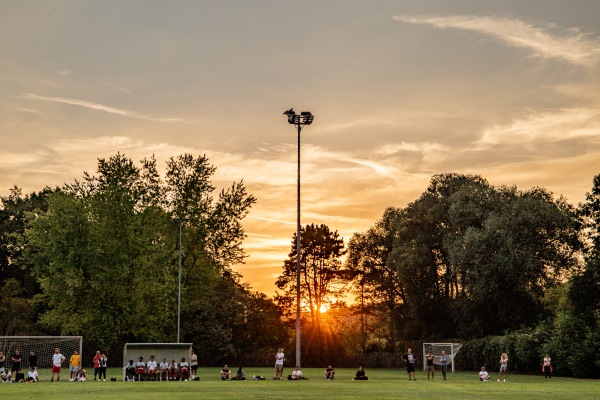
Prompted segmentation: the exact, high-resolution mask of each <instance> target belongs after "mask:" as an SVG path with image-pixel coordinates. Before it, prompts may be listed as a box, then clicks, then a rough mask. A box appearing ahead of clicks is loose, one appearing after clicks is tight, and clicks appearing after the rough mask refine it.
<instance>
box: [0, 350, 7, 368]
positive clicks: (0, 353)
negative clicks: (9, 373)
mask: <svg viewBox="0 0 600 400" xmlns="http://www.w3.org/2000/svg"><path fill="white" fill-rule="evenodd" d="M5 362H6V356H5V355H4V352H3V351H0V371H2V372H4V363H5Z"/></svg>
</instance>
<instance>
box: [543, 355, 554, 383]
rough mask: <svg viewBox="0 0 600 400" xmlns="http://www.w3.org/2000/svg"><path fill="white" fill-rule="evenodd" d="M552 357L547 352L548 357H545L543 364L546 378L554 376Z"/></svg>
mask: <svg viewBox="0 0 600 400" xmlns="http://www.w3.org/2000/svg"><path fill="white" fill-rule="evenodd" d="M551 363H552V359H551V358H550V356H549V355H548V354H547V353H546V357H544V364H543V365H542V371H544V379H545V378H552V364H551Z"/></svg>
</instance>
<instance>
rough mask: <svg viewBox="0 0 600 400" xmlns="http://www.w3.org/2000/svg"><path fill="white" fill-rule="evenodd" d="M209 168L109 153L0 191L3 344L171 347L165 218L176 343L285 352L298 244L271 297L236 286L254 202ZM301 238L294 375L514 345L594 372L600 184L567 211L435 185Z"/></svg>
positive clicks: (544, 200) (599, 297)
mask: <svg viewBox="0 0 600 400" xmlns="http://www.w3.org/2000/svg"><path fill="white" fill-rule="evenodd" d="M215 170H216V167H215V166H213V165H212V164H210V162H209V160H208V159H207V158H206V157H205V156H198V157H196V156H193V155H191V154H184V155H181V156H177V157H172V158H171V159H170V160H169V161H168V162H167V164H166V173H165V175H164V178H163V177H161V175H160V174H159V173H158V166H157V163H156V160H155V159H154V158H150V159H144V160H141V161H140V163H139V164H136V163H134V162H133V161H132V160H131V159H129V158H127V157H125V156H124V155H121V154H117V155H115V156H113V157H110V158H109V159H99V160H98V167H97V171H96V172H95V174H88V173H84V174H83V178H82V179H81V180H76V181H75V182H73V183H68V184H64V185H63V186H62V187H57V188H45V189H43V190H42V191H40V192H38V193H32V194H28V195H24V194H23V193H22V192H21V190H20V189H19V188H17V187H14V188H13V189H11V191H10V194H9V195H8V196H5V197H1V198H0V239H1V242H0V269H1V272H2V275H1V276H0V312H2V315H3V318H2V321H1V322H0V335H19V334H22V335H25V334H26V335H35V334H62V335H69V334H78V335H79V334H82V335H83V336H84V337H85V346H86V347H88V349H89V350H90V351H89V353H90V354H91V353H92V351H95V349H96V348H97V347H98V348H103V349H107V350H108V351H113V352H114V354H115V357H114V358H113V360H117V361H119V362H120V359H119V354H120V348H122V346H123V345H124V343H126V342H165V341H166V342H172V341H174V339H175V334H176V332H175V329H176V324H175V321H176V319H177V317H176V313H177V286H178V285H177V281H178V250H179V225H178V224H176V223H174V222H173V218H183V217H186V218H188V219H189V221H188V222H186V223H185V225H184V227H183V236H182V255H183V258H182V267H183V268H182V271H183V273H182V285H181V287H182V318H181V321H182V326H181V334H182V341H185V342H192V343H194V345H195V348H196V351H197V354H198V356H199V357H200V359H201V360H202V362H203V363H205V364H206V365H215V364H219V363H223V362H228V363H235V362H239V363H244V364H246V365H250V364H254V365H269V364H271V362H272V358H273V354H272V353H273V350H274V349H276V348H278V347H281V346H284V347H286V355H287V356H288V359H293V356H294V355H293V350H292V352H291V353H290V351H289V350H288V349H290V350H291V349H293V347H294V346H293V340H294V339H293V335H294V326H295V320H294V318H295V313H294V310H295V296H296V261H297V260H296V238H295V234H294V235H293V237H292V241H291V249H290V253H289V255H288V258H287V259H286V260H285V261H284V262H283V265H282V273H281V275H280V276H279V277H278V278H277V281H276V282H275V283H276V285H277V287H278V289H279V291H278V293H277V294H276V296H275V297H274V298H273V299H271V298H268V297H267V296H266V295H264V294H262V293H257V292H255V291H253V290H252V288H251V287H250V286H249V285H247V284H243V283H241V279H240V278H241V277H240V275H239V274H237V273H235V272H234V271H233V269H232V267H233V266H234V265H236V264H238V263H240V262H242V261H243V260H244V258H245V253H244V250H243V239H244V237H245V232H244V229H243V225H242V220H243V218H244V217H245V216H246V215H247V214H248V212H249V210H250V208H251V206H252V204H254V202H255V201H256V199H255V197H254V196H253V195H252V194H249V193H247V191H246V188H245V185H244V183H243V181H240V182H233V183H232V184H231V186H230V187H228V188H226V189H223V190H221V191H220V192H216V188H215V187H214V186H213V184H212V183H211V178H212V176H213V175H214V173H215ZM300 239H301V255H300V265H301V286H300V289H301V298H302V306H303V312H302V314H301V317H302V321H301V323H302V326H303V330H302V331H303V338H302V342H303V353H302V359H303V364H304V365H326V364H328V363H331V362H333V363H336V364H337V365H340V366H341V364H348V366H355V365H354V364H356V363H357V362H361V361H362V360H370V361H371V363H372V364H373V366H379V365H381V366H388V365H389V364H386V361H385V360H386V359H388V360H389V359H390V358H394V357H391V356H390V354H396V353H397V352H403V350H404V348H405V347H406V345H407V344H408V343H419V342H420V341H428V342H432V341H450V340H451V341H456V340H460V341H461V342H463V343H464V346H463V350H461V353H459V358H458V363H459V366H460V365H462V366H464V367H468V368H476V367H477V365H479V364H481V365H482V364H483V363H485V362H486V361H487V358H486V357H488V358H489V357H491V354H493V353H494V352H503V351H513V352H514V353H515V354H513V358H512V359H513V360H517V362H516V369H517V370H521V371H524V372H532V371H533V370H534V369H535V365H536V363H537V361H536V360H537V358H539V357H540V355H541V354H542V353H545V352H549V353H551V354H554V355H555V359H557V360H560V361H559V362H558V363H557V364H556V365H557V367H556V371H557V372H558V373H560V374H564V375H574V376H597V374H598V372H597V371H599V370H600V365H599V364H598V361H597V360H595V359H594V357H593V355H594V354H597V353H598V351H600V336H599V335H598V332H600V329H598V328H600V315H599V314H600V311H599V310H600V272H599V271H600V243H598V242H599V241H600V175H599V176H597V177H595V178H594V183H593V188H592V190H591V192H590V193H589V194H588V195H587V198H586V201H585V202H584V203H583V204H580V205H579V206H578V207H574V206H572V205H570V204H569V203H568V202H567V201H566V199H564V198H562V197H555V196H554V195H553V194H552V193H550V192H548V191H547V190H545V189H543V188H532V189H529V190H525V191H523V190H519V189H517V188H516V187H506V186H499V187H497V186H493V185H491V184H490V183H489V182H487V181H486V180H485V179H484V178H482V177H480V176H475V175H463V174H440V175H435V176H433V177H432V179H431V182H430V184H429V186H428V188H427V189H426V190H425V191H424V192H423V193H422V194H421V196H419V198H417V199H416V200H415V201H413V202H411V203H410V204H408V205H406V206H405V207H389V208H387V209H386V210H385V211H384V213H383V215H382V217H381V218H380V219H378V220H377V221H375V222H374V224H373V226H372V227H370V228H369V229H368V230H366V231H365V232H361V233H355V234H354V235H353V236H352V237H351V238H350V240H349V241H348V242H347V243H344V241H343V240H342V238H341V237H340V236H339V234H338V233H337V231H335V230H333V229H331V228H330V227H328V226H327V225H316V224H309V225H306V226H303V227H302V230H301V237H300ZM348 295H351V296H352V298H353V299H354V301H353V302H352V303H351V304H346V302H345V299H346V298H347V296H348ZM526 348H528V350H527V351H526V350H525V349H526ZM583 349H585V350H583ZM500 350H502V351H500ZM582 360H588V361H589V363H590V364H587V365H592V366H595V367H591V368H584V367H582V365H585V362H583V361H582ZM375 364H376V365H375ZM477 368H478V367H477Z"/></svg>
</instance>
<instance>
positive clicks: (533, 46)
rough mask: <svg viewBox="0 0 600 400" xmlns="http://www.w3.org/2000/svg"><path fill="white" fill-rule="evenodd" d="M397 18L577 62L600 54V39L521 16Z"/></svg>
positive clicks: (592, 60) (589, 61)
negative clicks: (544, 25) (543, 25)
mask: <svg viewBox="0 0 600 400" xmlns="http://www.w3.org/2000/svg"><path fill="white" fill-rule="evenodd" d="M394 19H395V20H396V21H399V22H406V23H412V24H426V25H432V26H433V27H435V28H439V29H460V30H465V31H472V32H477V33H481V34H484V35H487V36H491V37H493V38H495V39H498V40H500V41H502V42H504V43H505V44H507V45H508V46H511V47H521V48H526V49H529V50H531V51H533V55H534V56H538V57H544V58H556V59H561V60H563V61H567V62H569V63H572V64H575V65H582V66H590V65H593V64H595V63H596V62H597V61H598V57H599V56H600V41H599V40H598V38H595V37H592V36H591V35H590V34H587V33H583V32H581V31H580V30H578V29H569V30H564V31H562V32H558V33H551V32H550V29H552V28H554V27H552V28H548V29H542V28H539V27H535V26H533V25H532V24H529V23H526V22H524V21H522V20H519V19H509V18H499V17H481V16H474V15H464V16H438V17H435V16H396V17H394Z"/></svg>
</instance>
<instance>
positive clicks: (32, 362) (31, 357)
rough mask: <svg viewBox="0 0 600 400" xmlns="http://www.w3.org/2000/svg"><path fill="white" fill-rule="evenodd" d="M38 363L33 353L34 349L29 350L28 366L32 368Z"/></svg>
mask: <svg viewBox="0 0 600 400" xmlns="http://www.w3.org/2000/svg"><path fill="white" fill-rule="evenodd" d="M37 365H38V358H37V356H36V355H35V351H33V350H31V351H30V352H29V366H30V367H33V368H37Z"/></svg>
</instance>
